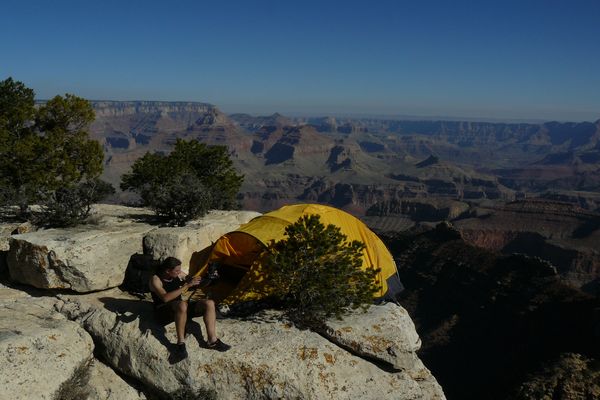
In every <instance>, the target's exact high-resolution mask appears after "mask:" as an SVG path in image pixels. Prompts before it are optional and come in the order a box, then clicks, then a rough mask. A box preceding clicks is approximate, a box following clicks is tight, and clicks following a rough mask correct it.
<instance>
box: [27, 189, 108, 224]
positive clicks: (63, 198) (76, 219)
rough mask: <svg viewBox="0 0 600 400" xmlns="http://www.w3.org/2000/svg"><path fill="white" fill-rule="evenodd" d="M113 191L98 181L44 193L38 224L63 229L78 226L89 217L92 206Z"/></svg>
mask: <svg viewBox="0 0 600 400" xmlns="http://www.w3.org/2000/svg"><path fill="white" fill-rule="evenodd" d="M114 192H115V189H114V188H113V187H112V185H111V184H110V183H107V182H104V181H102V180H100V179H95V180H92V181H86V182H83V183H80V184H78V185H75V186H71V187H60V188H58V189H56V190H54V191H51V192H48V193H46V196H45V199H44V202H43V203H42V205H41V206H42V207H41V212H40V213H39V214H38V215H37V219H38V221H37V222H38V224H40V225H46V226H54V227H65V226H73V225H77V224H80V223H82V222H84V221H85V219H86V218H87V217H88V216H89V214H90V211H91V209H92V205H93V204H94V203H97V202H98V201H100V200H101V199H103V198H104V197H106V196H107V195H109V194H113V193H114Z"/></svg>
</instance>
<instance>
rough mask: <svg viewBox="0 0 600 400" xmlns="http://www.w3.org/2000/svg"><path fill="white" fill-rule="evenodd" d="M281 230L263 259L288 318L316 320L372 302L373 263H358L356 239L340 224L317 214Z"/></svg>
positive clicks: (359, 249) (306, 323)
mask: <svg viewBox="0 0 600 400" xmlns="http://www.w3.org/2000/svg"><path fill="white" fill-rule="evenodd" d="M285 236H286V238H285V239H283V240H280V241H278V242H275V243H272V244H271V245H270V246H269V249H268V250H267V254H266V256H265V258H264V261H263V265H264V266H265V268H266V272H267V277H268V280H269V283H270V284H271V285H272V286H273V288H274V290H275V297H276V298H277V299H278V300H279V301H280V302H281V304H282V306H283V307H284V309H285V310H286V313H287V314H288V316H289V317H290V318H291V319H292V320H293V321H295V322H296V323H298V324H300V325H304V326H319V325H321V324H322V323H323V322H324V321H325V320H326V319H328V318H331V317H337V318H340V317H341V316H342V315H344V314H345V313H346V312H347V311H348V309H349V308H352V309H356V308H359V307H363V308H365V307H366V306H367V305H368V304H371V303H372V302H373V296H374V294H375V293H376V292H377V291H378V290H379V289H380V288H379V287H378V286H377V284H376V281H375V277H376V275H377V273H378V272H379V269H374V268H368V269H365V270H363V269H362V250H363V249H364V247H365V245H364V244H363V243H362V242H359V241H352V242H348V241H347V237H346V236H345V235H344V234H342V233H341V231H340V228H338V227H337V226H335V225H331V224H330V225H327V226H325V225H323V224H322V223H321V221H320V217H319V216H318V215H310V216H304V217H301V218H300V219H299V220H298V221H297V222H296V223H294V224H291V225H288V226H287V227H286V229H285Z"/></svg>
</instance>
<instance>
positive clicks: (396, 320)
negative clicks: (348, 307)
mask: <svg viewBox="0 0 600 400" xmlns="http://www.w3.org/2000/svg"><path fill="white" fill-rule="evenodd" d="M322 333H323V334H324V335H326V336H327V337H328V338H329V339H330V340H332V341H334V342H335V343H338V344H340V345H342V346H346V347H348V348H350V349H352V351H353V352H355V353H357V354H360V355H361V356H364V357H371V358H374V359H378V360H381V361H384V362H386V363H389V364H390V365H391V366H392V367H393V368H396V369H403V370H412V369H413V368H415V366H416V364H417V363H418V362H419V358H418V357H417V355H416V354H415V352H416V351H417V350H419V349H420V348H421V339H420V338H419V335H418V334H417V331H416V330H415V325H414V323H413V322H412V320H411V319H410V316H409V315H408V312H407V311H406V310H405V309H404V308H402V307H401V306H398V305H396V304H394V303H387V304H383V305H380V306H371V307H369V309H368V310H367V311H366V312H364V313H363V312H361V311H360V310H358V311H355V312H353V313H351V314H350V315H347V316H345V317H344V318H343V319H342V320H335V319H334V320H330V321H327V324H326V328H325V329H324V330H323V331H322Z"/></svg>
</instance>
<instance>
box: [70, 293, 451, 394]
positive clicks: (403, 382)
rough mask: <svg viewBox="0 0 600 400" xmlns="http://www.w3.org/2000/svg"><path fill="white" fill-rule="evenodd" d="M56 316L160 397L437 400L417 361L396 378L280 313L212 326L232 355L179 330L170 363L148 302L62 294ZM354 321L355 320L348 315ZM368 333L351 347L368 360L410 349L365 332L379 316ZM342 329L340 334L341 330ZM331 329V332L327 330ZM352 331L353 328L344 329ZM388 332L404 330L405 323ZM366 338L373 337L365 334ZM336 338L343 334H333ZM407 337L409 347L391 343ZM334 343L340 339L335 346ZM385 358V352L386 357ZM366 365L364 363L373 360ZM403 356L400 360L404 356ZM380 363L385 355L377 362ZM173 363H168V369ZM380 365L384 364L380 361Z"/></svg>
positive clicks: (169, 336) (166, 338)
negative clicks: (180, 348)
mask: <svg viewBox="0 0 600 400" xmlns="http://www.w3.org/2000/svg"><path fill="white" fill-rule="evenodd" d="M60 297H61V299H62V300H63V301H64V303H62V306H61V308H60V311H61V312H62V313H63V314H64V315H66V316H68V317H69V318H70V319H73V320H76V321H78V322H79V323H81V324H82V326H83V327H84V328H85V329H86V330H87V331H88V332H89V333H90V334H91V335H92V336H93V337H94V340H95V341H96V343H97V344H98V349H99V353H100V355H101V357H102V358H103V359H104V360H106V361H107V362H108V363H109V365H111V366H112V367H113V368H115V369H118V370H119V371H120V372H121V373H123V374H126V375H129V376H131V377H133V378H135V379H136V380H139V381H140V382H141V383H142V384H144V385H145V386H146V387H147V388H149V389H150V390H152V391H154V392H156V393H159V394H161V395H167V396H168V395H169V394H173V393H181V392H184V393H198V392H202V393H213V394H215V395H216V398H219V399H239V398H246V399H258V398H261V399H280V398H299V399H300V398H319V399H321V398H323V399H357V398H360V399H444V398H445V397H444V394H443V392H442V389H441V387H440V386H439V385H438V384H437V382H436V381H435V378H433V377H432V376H431V374H430V373H429V371H428V370H427V369H426V368H424V367H423V366H422V364H420V363H413V365H414V368H413V369H410V368H409V367H410V365H409V364H410V363H408V362H402V361H400V358H399V357H398V359H397V360H396V361H394V362H395V363H397V364H402V366H403V369H401V370H395V369H392V368H388V367H385V366H383V365H382V364H383V363H381V362H380V361H375V362H373V361H372V360H371V359H367V358H363V357H362V356H359V355H357V354H355V353H353V350H352V347H351V346H350V347H347V346H338V345H336V344H335V343H334V342H332V341H331V340H329V339H327V338H325V337H323V336H322V335H321V334H319V333H315V332H312V331H309V330H299V329H296V328H295V327H294V326H293V325H292V324H290V323H289V322H288V321H287V320H285V319H284V318H283V317H282V315H281V313H279V312H276V311H264V312H262V313H259V314H256V315H254V316H252V317H248V318H245V319H222V320H219V321H218V324H217V330H218V335H219V336H220V337H221V338H222V339H223V340H224V341H225V342H227V343H229V344H231V345H232V346H233V347H232V349H231V350H229V351H228V352H225V353H219V352H215V351H212V350H208V349H205V348H204V347H203V346H202V343H204V339H203V338H202V330H203V329H204V328H203V326H201V323H199V321H201V319H198V320H199V321H196V320H194V321H192V322H191V323H190V324H188V328H189V331H190V332H191V335H190V336H189V337H188V338H187V342H186V344H187V348H188V352H189V357H188V358H186V359H184V360H179V361H177V360H173V359H172V357H171V353H170V352H171V348H172V345H171V343H174V342H175V337H176V336H175V328H174V324H169V325H167V326H166V327H162V326H160V325H157V324H156V323H155V322H154V319H153V315H152V306H151V303H149V302H145V301H140V300H137V299H135V298H133V297H130V296H127V295H125V294H122V293H119V292H118V290H117V289H114V290H113V291H111V292H105V293H103V294H97V293H94V294H89V295H84V296H77V295H61V296H60ZM378 307H379V306H375V307H371V308H370V311H369V312H368V313H367V315H368V314H370V313H374V314H375V315H382V314H385V313H386V310H387V311H391V312H392V313H393V315H395V317H393V318H392V320H393V319H397V318H403V312H398V311H397V310H394V309H393V307H398V306H395V305H386V306H383V308H382V309H380V308H378ZM356 318H357V319H358V318H360V317H359V316H356ZM367 318H368V320H369V321H371V322H369V323H368V325H369V329H371V331H369V330H368V329H367V328H364V327H363V328H357V329H356V332H358V333H357V335H356V336H353V338H354V339H350V337H347V338H346V340H348V341H350V340H364V339H363V338H361V336H360V332H363V334H365V332H368V333H369V334H370V336H373V338H370V339H369V341H370V343H369V344H366V343H360V344H358V346H356V347H359V348H363V349H370V350H368V351H367V350H365V351H364V353H365V354H366V353H367V352H370V353H372V354H373V355H375V356H376V357H378V356H379V355H381V354H382V352H381V351H379V349H376V348H375V347H374V346H373V343H375V342H378V341H379V342H381V343H385V344H386V345H387V347H389V348H392V349H395V351H397V352H398V354H400V353H402V352H405V353H408V352H409V349H411V348H417V347H418V342H419V341H418V337H417V335H416V333H415V332H409V333H407V334H399V335H394V336H393V337H390V338H387V337H384V335H385V334H387V333H389V332H390V331H391V330H393V329H392V327H391V325H392V324H391V323H390V325H389V328H388V327H387V326H386V327H385V329H381V331H378V330H377V328H373V326H372V325H374V324H375V323H380V320H379V318H378V317H373V316H368V317H367ZM342 325H343V326H342V327H346V326H349V325H348V324H344V323H342ZM331 326H336V325H331ZM351 328H352V332H354V326H352V327H351ZM396 329H398V330H400V329H409V330H410V329H412V330H413V331H414V326H412V325H411V324H404V325H403V326H397V327H396ZM371 334H372V335H371ZM342 336H343V335H342ZM405 339H408V341H409V343H394V341H396V340H405ZM340 340H341V339H340ZM385 351H387V350H385ZM376 357H371V358H376ZM403 357H404V358H408V356H407V355H406V354H405V355H404V356H403ZM386 359H389V357H387V356H386ZM176 361H177V362H176ZM387 362H389V361H387Z"/></svg>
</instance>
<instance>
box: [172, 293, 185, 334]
mask: <svg viewBox="0 0 600 400" xmlns="http://www.w3.org/2000/svg"><path fill="white" fill-rule="evenodd" d="M173 312H174V313H175V318H174V319H175V332H177V343H183V342H184V341H185V324H186V323H187V302H185V301H178V302H176V303H174V304H173Z"/></svg>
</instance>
